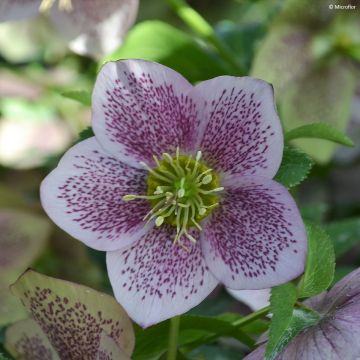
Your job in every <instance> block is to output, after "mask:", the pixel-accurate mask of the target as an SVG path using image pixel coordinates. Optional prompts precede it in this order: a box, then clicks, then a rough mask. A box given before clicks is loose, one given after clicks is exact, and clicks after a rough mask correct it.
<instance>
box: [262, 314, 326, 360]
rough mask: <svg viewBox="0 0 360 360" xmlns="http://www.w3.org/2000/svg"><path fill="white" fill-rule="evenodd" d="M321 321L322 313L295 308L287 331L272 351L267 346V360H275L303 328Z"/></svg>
mask: <svg viewBox="0 0 360 360" xmlns="http://www.w3.org/2000/svg"><path fill="white" fill-rule="evenodd" d="M319 321H320V315H319V314H317V313H316V312H314V311H311V310H310V309H302V308H297V309H294V311H293V313H292V315H291V319H290V321H289V323H288V325H287V327H286V329H285V331H283V333H282V334H281V335H280V337H279V338H278V341H277V343H276V346H275V347H273V348H272V350H271V351H268V347H267V349H266V355H265V360H275V359H276V358H277V356H278V355H279V354H280V353H281V351H282V350H283V349H284V348H285V347H286V345H287V344H288V343H289V342H290V341H291V340H292V339H293V338H294V337H295V336H297V335H298V334H299V333H300V332H301V331H302V330H304V329H306V328H308V327H310V326H314V325H316V324H317V323H318V322H319ZM268 346H269V343H268Z"/></svg>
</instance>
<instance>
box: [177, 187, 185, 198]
mask: <svg viewBox="0 0 360 360" xmlns="http://www.w3.org/2000/svg"><path fill="white" fill-rule="evenodd" d="M184 195H185V189H183V188H181V189H179V190H178V192H177V196H178V198H179V199H181V198H182V197H184Z"/></svg>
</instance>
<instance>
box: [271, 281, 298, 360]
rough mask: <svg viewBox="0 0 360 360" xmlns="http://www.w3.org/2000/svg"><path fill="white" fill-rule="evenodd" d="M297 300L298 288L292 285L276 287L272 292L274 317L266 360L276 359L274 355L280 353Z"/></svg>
mask: <svg viewBox="0 0 360 360" xmlns="http://www.w3.org/2000/svg"><path fill="white" fill-rule="evenodd" d="M296 299H297V296H296V287H295V285H294V284H292V283H287V284H284V285H281V286H276V287H274V288H273V289H272V290H271V297H270V307H271V313H272V315H273V316H272V319H271V323H270V328H269V340H268V343H267V346H266V354H265V359H266V360H272V359H274V358H275V357H274V355H275V354H277V353H278V352H279V347H280V345H281V339H282V337H283V335H284V333H285V331H286V330H287V328H288V327H289V325H290V322H291V319H292V314H293V309H294V305H295V302H296Z"/></svg>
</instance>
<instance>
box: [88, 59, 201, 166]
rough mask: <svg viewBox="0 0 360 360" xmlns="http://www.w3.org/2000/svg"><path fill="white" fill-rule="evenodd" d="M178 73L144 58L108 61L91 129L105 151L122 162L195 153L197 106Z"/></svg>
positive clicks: (95, 95)
mask: <svg viewBox="0 0 360 360" xmlns="http://www.w3.org/2000/svg"><path fill="white" fill-rule="evenodd" d="M191 89H192V85H191V84H190V83H189V82H188V81H187V80H185V79H184V78H183V77H182V76H181V75H180V74H178V73H177V72H175V71H173V70H171V69H169V68H167V67H165V66H163V65H160V64H156V63H151V62H148V61H144V60H125V61H119V62H110V63H107V64H106V65H105V66H104V67H103V68H102V70H101V72H100V74H99V75H98V78H97V81H96V84H95V88H94V92H93V97H92V101H93V120H92V125H93V129H94V132H95V135H96V137H97V139H98V140H99V141H100V143H101V144H102V145H103V147H104V148H105V149H106V150H107V151H110V152H111V153H112V154H113V155H114V156H116V157H119V158H121V159H122V160H123V161H127V160H129V161H132V159H134V158H135V159H136V160H137V161H146V162H148V163H153V158H152V156H153V155H158V156H160V155H161V154H162V153H163V152H165V151H167V152H170V153H174V152H175V150H176V147H177V146H180V148H181V150H182V151H186V150H189V149H193V146H194V143H195V141H196V138H197V136H196V133H197V129H198V124H199V122H198V113H199V110H198V105H200V108H202V107H203V105H204V103H203V100H202V99H199V100H198V101H196V102H195V101H194V100H193V98H190V97H189V96H188V95H187V94H188V93H189V91H191Z"/></svg>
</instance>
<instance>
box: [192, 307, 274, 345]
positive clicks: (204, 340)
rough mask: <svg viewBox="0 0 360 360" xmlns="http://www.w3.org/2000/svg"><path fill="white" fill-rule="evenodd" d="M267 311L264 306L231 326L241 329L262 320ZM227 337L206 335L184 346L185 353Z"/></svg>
mask: <svg viewBox="0 0 360 360" xmlns="http://www.w3.org/2000/svg"><path fill="white" fill-rule="evenodd" d="M269 310H270V306H266V307H264V308H262V309H260V310H258V311H255V312H253V313H251V314H249V315H247V316H244V317H242V318H241V319H239V320H235V321H234V322H232V323H231V324H232V325H233V326H235V327H237V328H241V327H243V326H245V325H248V324H250V323H251V322H253V321H255V320H257V319H259V318H262V317H263V316H264V315H266V314H267V313H268V312H269ZM227 335H228V333H226V332H223V333H218V334H212V335H208V336H206V337H203V338H201V339H200V340H195V341H194V342H192V343H190V344H187V345H186V348H187V351H191V350H194V349H196V348H197V347H199V346H200V345H204V344H209V343H211V342H212V341H214V340H216V339H217V338H218V337H220V336H227Z"/></svg>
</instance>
